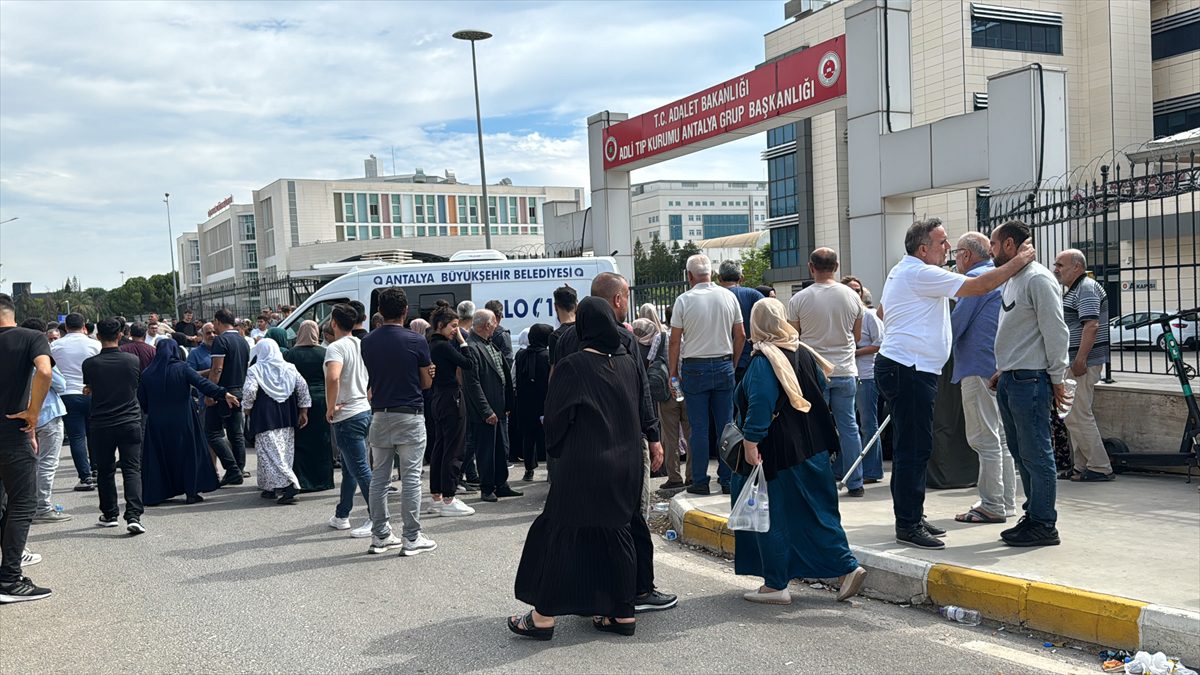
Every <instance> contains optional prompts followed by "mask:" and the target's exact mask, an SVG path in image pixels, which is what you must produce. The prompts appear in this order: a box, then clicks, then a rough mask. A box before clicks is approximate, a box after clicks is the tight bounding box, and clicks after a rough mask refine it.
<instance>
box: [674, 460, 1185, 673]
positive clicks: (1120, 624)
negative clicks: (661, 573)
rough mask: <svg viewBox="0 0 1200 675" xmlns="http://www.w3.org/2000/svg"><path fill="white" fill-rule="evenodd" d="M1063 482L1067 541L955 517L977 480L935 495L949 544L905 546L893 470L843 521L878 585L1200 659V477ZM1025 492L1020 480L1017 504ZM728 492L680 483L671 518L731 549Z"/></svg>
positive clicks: (703, 540) (931, 511) (689, 533)
mask: <svg viewBox="0 0 1200 675" xmlns="http://www.w3.org/2000/svg"><path fill="white" fill-rule="evenodd" d="M887 469H888V472H887V475H888V476H889V477H890V476H891V472H890V467H887ZM710 475H715V467H714V468H713V471H712V472H711V474H710ZM713 485H714V487H715V485H716V482H715V481H714V482H713ZM1057 485H1058V502H1057V508H1058V517H1059V520H1058V530H1059V532H1060V534H1061V537H1062V540H1063V541H1062V544H1061V545H1059V546H1050V547H1044V548H1028V549H1026V548H1013V547H1010V546H1006V545H1004V544H1003V543H1002V542H1001V541H1000V531H1001V530H1002V529H1004V527H1006V526H1003V525H968V524H965V523H957V522H955V521H954V514H956V513H961V512H964V511H966V510H967V509H968V508H969V507H970V506H971V505H972V504H973V503H974V501H975V499H976V497H977V493H976V492H975V490H974V489H973V488H970V489H960V490H930V491H929V492H928V494H927V495H926V499H925V512H926V515H927V517H928V518H929V520H930V521H932V522H933V523H934V524H936V525H939V526H941V527H943V528H945V529H946V530H947V535H946V539H945V541H946V548H945V549H944V550H942V551H927V550H923V549H917V548H911V547H907V546H903V545H901V544H898V543H896V541H895V536H894V535H895V530H894V528H893V516H892V500H891V495H890V493H889V489H888V483H887V481H886V479H885V481H884V482H883V483H878V484H875V485H868V486H866V490H867V494H866V497H864V498H861V499H853V498H847V497H844V496H843V498H842V501H841V515H842V524H843V526H844V527H845V529H846V535H847V536H848V538H849V540H850V545H851V547H852V548H853V549H854V553H855V555H856V556H857V557H858V559H859V562H860V563H861V564H862V565H863V566H864V567H866V568H867V569H868V571H869V572H870V573H869V574H868V576H867V582H866V586H867V589H868V594H870V595H873V596H876V597H881V598H884V599H887V600H893V601H898V602H913V603H924V602H933V603H935V604H939V605H945V604H955V605H961V606H966V607H972V608H975V609H978V610H980V611H981V612H983V614H984V615H985V616H987V617H989V618H992V619H996V620H1000V621H1004V622H1007V623H1013V624H1017V623H1023V624H1026V625H1028V626H1030V627H1031V628H1036V629H1038V630H1043V631H1047V632H1051V633H1055V634H1059V635H1064V636H1068V637H1073V638H1077V639H1082V640H1088V641H1090V642H1095V643H1098V644H1102V645H1106V646H1110V647H1117V648H1122V649H1132V648H1141V649H1148V650H1149V651H1151V652H1153V651H1160V650H1161V651H1164V652H1166V653H1168V654H1172V655H1178V656H1180V657H1182V658H1183V659H1184V663H1187V664H1189V665H1191V664H1194V663H1200V492H1198V491H1197V487H1198V481H1197V480H1196V479H1193V481H1192V483H1191V484H1190V485H1189V484H1186V483H1184V478H1183V477H1182V476H1164V475H1154V476H1147V475H1122V476H1120V477H1118V478H1117V480H1115V481H1113V482H1111V483H1095V484H1083V483H1070V482H1068V481H1058V484H1057ZM843 494H844V493H843ZM1021 494H1022V493H1021V490H1020V488H1019V487H1018V490H1017V496H1018V502H1017V503H1018V507H1019V505H1020V501H1021ZM730 501H731V500H730V497H729V496H728V495H719V494H718V495H713V496H710V497H696V496H694V495H689V494H687V493H686V492H685V493H681V494H679V495H677V496H676V497H675V498H674V499H673V500H672V504H671V520H672V523H673V524H674V527H675V528H676V529H677V530H678V531H679V532H680V537H681V539H682V540H683V541H684V542H685V543H689V544H692V545H698V546H703V547H705V548H709V549H711V550H716V551H719V552H723V553H732V552H733V548H734V544H733V533H732V532H730V531H729V530H728V529H726V528H725V523H726V519H727V518H728V515H729V509H730ZM1015 522H1016V519H1010V526H1011V524H1013V523H1015Z"/></svg>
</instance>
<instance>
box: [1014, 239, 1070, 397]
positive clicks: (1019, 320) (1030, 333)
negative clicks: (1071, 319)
mask: <svg viewBox="0 0 1200 675" xmlns="http://www.w3.org/2000/svg"><path fill="white" fill-rule="evenodd" d="M1000 303H1001V304H1000V309H1001V311H1000V325H999V326H998V327H997V329H996V369H997V370H1000V371H1007V370H1045V371H1047V372H1048V373H1049V374H1050V381H1051V382H1053V383H1055V384H1058V383H1061V382H1062V381H1063V377H1064V376H1065V375H1066V372H1067V343H1068V341H1069V338H1070V332H1069V331H1068V330H1067V324H1066V322H1065V321H1063V310H1062V293H1061V289H1060V287H1059V285H1058V281H1056V280H1055V279H1054V275H1052V274H1051V273H1050V270H1048V269H1046V268H1045V267H1044V266H1042V265H1041V264H1040V263H1036V262H1032V263H1029V264H1028V265H1026V266H1025V269H1023V270H1021V271H1020V272H1018V273H1017V275H1016V276H1014V277H1013V278H1012V279H1009V280H1008V283H1007V284H1005V285H1004V289H1003V291H1002V292H1001V295H1000Z"/></svg>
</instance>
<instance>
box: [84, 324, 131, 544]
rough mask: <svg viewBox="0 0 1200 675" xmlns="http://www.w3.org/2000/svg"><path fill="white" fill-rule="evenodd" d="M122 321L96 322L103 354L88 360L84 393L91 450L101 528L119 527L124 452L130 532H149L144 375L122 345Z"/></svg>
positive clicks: (128, 529) (126, 507) (128, 527)
mask: <svg viewBox="0 0 1200 675" xmlns="http://www.w3.org/2000/svg"><path fill="white" fill-rule="evenodd" d="M122 328H123V326H121V323H120V322H119V321H118V320H117V319H115V318H113V319H101V320H100V323H98V324H96V333H97V335H98V337H99V338H100V353H99V354H97V355H95V356H93V357H91V358H89V359H87V360H85V361H84V362H83V366H82V370H83V387H84V392H85V393H87V394H90V395H91V397H92V410H91V414H90V415H89V417H88V450H89V451H90V452H91V453H92V466H94V467H95V468H96V474H97V475H96V487H97V489H98V490H99V492H100V520H99V521H98V522H97V523H96V525H97V526H99V527H116V526H117V516H118V515H119V514H120V507H119V505H118V503H117V482H116V473H117V452H118V451H119V452H120V453H121V481H122V482H123V483H124V486H125V523H126V528H125V529H126V530H127V531H128V532H129V534H133V535H137V534H142V533H143V532H145V531H146V528H145V527H144V526H143V525H142V513H143V511H144V510H145V509H144V508H143V506H142V409H141V407H140V406H139V405H138V400H137V391H138V383H139V382H140V381H141V378H142V368H141V364H140V363H139V362H138V358H137V356H135V355H133V354H130V353H128V352H123V351H121V350H120V349H119V348H117V341H118V340H120V338H121V329H122Z"/></svg>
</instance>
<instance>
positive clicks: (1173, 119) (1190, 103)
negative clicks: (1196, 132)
mask: <svg viewBox="0 0 1200 675" xmlns="http://www.w3.org/2000/svg"><path fill="white" fill-rule="evenodd" d="M1196 128H1200V94H1190V95H1188V96H1178V97H1176V98H1169V99H1167V100H1165V101H1157V102H1156V103H1155V104H1154V137H1155V138H1162V137H1163V136H1174V135H1175V134H1177V133H1179V132H1181V131H1188V130H1189V129H1196Z"/></svg>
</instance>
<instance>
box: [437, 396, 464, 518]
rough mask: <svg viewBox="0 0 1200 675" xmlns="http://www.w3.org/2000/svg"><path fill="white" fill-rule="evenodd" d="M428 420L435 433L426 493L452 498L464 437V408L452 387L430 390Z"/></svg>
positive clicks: (461, 467)
mask: <svg viewBox="0 0 1200 675" xmlns="http://www.w3.org/2000/svg"><path fill="white" fill-rule="evenodd" d="M431 403H432V405H431V406H430V419H431V420H432V426H433V428H434V430H435V431H436V433H435V434H434V435H433V450H432V451H430V454H429V491H430V492H431V493H432V494H435V495H441V496H443V497H447V498H449V497H453V496H454V493H455V491H456V490H457V489H458V481H459V479H460V478H462V469H463V445H464V444H465V443H466V437H467V409H466V405H465V403H464V401H463V396H462V390H461V389H459V388H458V387H456V386H450V387H438V388H437V389H434V390H433V396H432V397H431Z"/></svg>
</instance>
